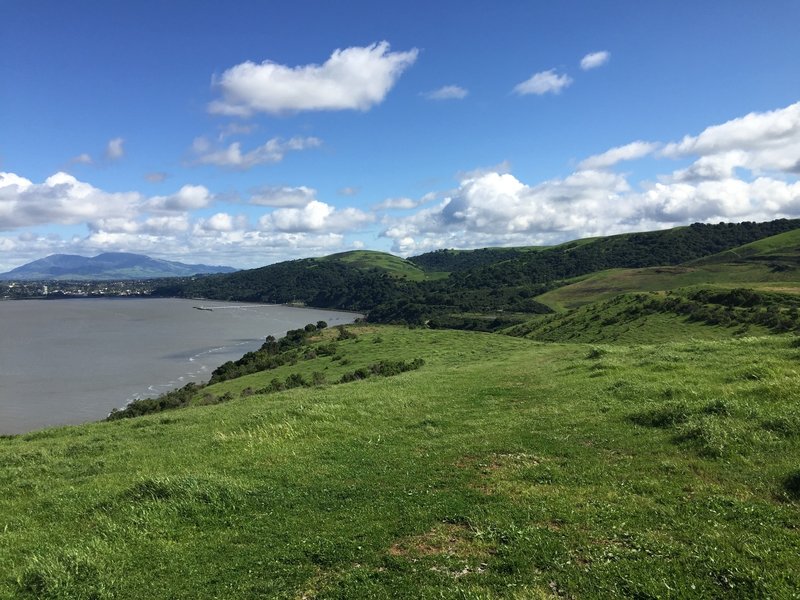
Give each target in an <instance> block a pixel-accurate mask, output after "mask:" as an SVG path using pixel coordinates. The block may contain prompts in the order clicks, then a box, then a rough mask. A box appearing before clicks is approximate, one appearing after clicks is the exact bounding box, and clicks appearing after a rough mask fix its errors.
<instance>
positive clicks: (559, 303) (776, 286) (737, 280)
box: [537, 229, 800, 310]
mask: <svg viewBox="0 0 800 600" xmlns="http://www.w3.org/2000/svg"><path fill="white" fill-rule="evenodd" d="M697 285H715V286H721V287H729V288H730V287H741V286H747V287H753V288H756V289H763V290H767V291H768V290H773V291H785V292H795V293H800V229H795V230H792V231H787V232H784V233H781V234H778V235H774V236H770V237H767V238H763V239H761V240H758V241H756V242H751V243H749V244H745V245H742V246H738V247H736V248H733V249H731V250H726V251H723V252H720V253H717V254H713V255H711V256H707V257H703V258H700V259H695V260H692V261H689V262H687V263H684V264H682V265H677V266H659V267H650V268H644V269H610V270H606V271H600V272H597V273H592V274H590V275H587V276H584V277H578V278H575V279H574V280H573V282H571V283H569V284H568V285H564V286H561V287H558V288H556V289H554V290H551V291H548V292H546V293H544V294H542V295H540V296H538V297H537V300H538V301H540V302H542V303H544V304H546V305H548V306H551V307H553V308H555V309H559V310H561V309H566V308H574V307H577V306H581V305H583V304H587V303H590V302H594V301H597V300H602V299H607V298H611V297H613V296H615V295H617V294H622V293H629V292H636V291H660V290H674V289H678V288H682V287H688V286H697Z"/></svg>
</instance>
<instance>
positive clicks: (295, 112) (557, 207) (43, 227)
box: [0, 35, 800, 271]
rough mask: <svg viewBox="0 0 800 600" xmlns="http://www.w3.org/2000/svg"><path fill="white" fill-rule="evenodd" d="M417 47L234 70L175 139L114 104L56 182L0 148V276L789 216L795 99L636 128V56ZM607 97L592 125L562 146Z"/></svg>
mask: <svg viewBox="0 0 800 600" xmlns="http://www.w3.org/2000/svg"><path fill="white" fill-rule="evenodd" d="M398 37H403V38H407V37H408V36H407V35H406V36H398ZM431 40H433V38H431ZM431 40H428V43H422V42H420V43H412V44H405V43H404V44H399V45H398V47H399V48H401V49H399V50H395V49H393V47H392V46H390V44H389V42H388V41H375V42H372V43H369V44H366V45H351V46H343V47H339V48H336V49H333V50H331V49H330V48H328V49H327V50H324V51H323V50H321V49H320V48H319V47H316V48H309V49H308V52H307V53H304V54H305V55H306V56H309V57H310V56H312V55H315V56H317V57H319V58H318V59H316V62H315V61H314V59H312V60H309V61H308V62H305V63H303V62H302V61H290V60H286V59H285V58H284V59H283V60H271V59H269V58H267V59H263V58H261V59H260V60H259V61H256V60H241V59H239V60H233V61H230V62H229V63H228V64H229V65H230V66H227V67H225V68H223V69H222V70H221V72H219V71H218V73H219V74H217V75H213V76H212V82H211V85H210V87H209V89H208V93H209V95H210V99H209V100H208V101H204V100H203V99H202V98H196V99H195V100H194V103H195V104H196V105H197V109H196V110H195V111H194V112H193V113H192V114H191V115H190V117H191V118H187V121H186V123H187V124H186V126H185V127H183V128H181V129H180V131H182V132H183V135H182V136H178V135H175V136H173V137H175V140H174V142H173V143H172V145H171V146H169V145H168V144H166V143H165V141H164V140H166V139H167V138H166V137H158V138H156V137H152V138H148V137H147V136H146V135H143V134H139V133H138V132H137V131H135V130H133V129H131V128H126V127H125V121H126V119H125V116H124V115H122V116H120V117H119V124H118V125H114V127H115V129H114V130H112V131H111V133H110V135H109V134H108V133H106V135H105V136H103V137H101V138H100V139H99V140H98V141H96V142H94V143H93V144H91V145H90V144H87V143H83V142H82V141H75V142H73V143H71V144H68V143H65V144H66V145H65V146H64V148H65V149H61V146H59V149H60V152H61V156H62V158H60V159H59V158H57V157H56V159H54V160H52V161H51V164H52V165H53V167H54V168H51V170H49V172H47V171H45V172H42V171H43V170H44V169H46V166H42V165H38V164H37V166H36V167H35V168H31V169H30V170H29V172H26V169H25V168H24V167H25V165H24V161H20V162H19V166H21V167H22V168H9V167H17V166H18V165H17V162H15V161H14V160H13V155H14V147H13V146H8V145H7V144H6V143H3V142H2V141H0V160H3V163H0V167H3V166H4V167H6V168H5V169H2V168H0V250H2V254H0V270H2V271H5V270H9V269H11V268H13V267H15V266H18V265H20V264H22V263H25V262H29V261H31V260H34V259H36V258H41V257H42V256H45V255H48V254H52V253H59V252H64V253H75V254H85V255H89V254H97V253H100V252H105V251H129V252H137V253H143V254H150V255H152V256H156V257H162V258H170V259H175V260H184V261H189V262H205V263H209V264H211V263H213V264H231V265H233V266H237V267H255V266H260V265H263V264H268V263H271V262H276V261H279V260H286V259H291V258H298V257H302V256H312V255H321V254H328V253H332V252H338V251H342V250H347V249H353V248H363V247H369V248H374V249H379V250H388V251H391V252H394V253H397V254H401V255H404V256H408V255H413V254H418V253H422V252H426V251H430V250H435V249H440V248H476V247H485V246H493V245H506V246H507V245H515V246H516V245H539V244H553V243H560V242H563V241H567V240H569V239H576V238H580V237H587V236H596V235H608V234H614V233H622V232H630V231H643V230H652V229H660V228H666V227H673V226H677V225H683V224H688V223H691V222H698V221H699V222H719V221H745V220H750V221H764V220H771V219H776V218H798V217H800V102H797V101H794V102H793V103H784V104H783V105H774V104H773V105H769V106H767V107H766V108H764V104H765V101H764V100H763V99H762V100H761V101H760V102H758V103H756V104H758V105H759V106H760V107H761V109H760V110H751V111H742V112H740V113H738V114H733V115H731V114H730V113H728V114H727V115H726V118H723V119H713V118H711V119H710V120H709V117H708V114H712V115H713V114H715V113H714V112H713V111H708V113H707V114H706V113H698V114H697V115H694V117H693V118H692V119H687V122H691V123H693V124H694V125H693V126H689V125H687V126H686V127H684V128H681V129H678V128H677V127H678V125H675V124H672V125H671V126H670V127H664V128H659V127H655V126H651V121H655V122H657V120H658V116H657V115H654V116H653V118H652V119H651V120H650V121H648V120H646V119H640V120H638V121H635V122H634V121H630V123H629V122H628V120H627V119H628V114H627V112H630V110H629V109H628V110H627V111H626V109H625V108H624V107H623V105H624V104H625V102H626V101H627V99H628V98H629V95H630V93H631V92H630V90H631V89H635V88H628V89H626V90H625V91H624V92H622V91H617V90H615V86H619V85H621V84H620V81H622V80H624V81H625V82H627V81H628V79H627V75H626V73H625V72H622V74H620V73H616V74H615V71H614V70H615V69H624V68H627V69H632V68H633V67H631V63H630V58H628V57H626V56H625V55H624V53H621V52H620V51H619V50H618V49H616V48H615V49H614V58H613V60H611V56H612V52H611V51H610V50H607V49H596V47H595V49H592V48H584V49H582V50H583V51H579V52H575V51H574V50H572V51H571V52H569V53H568V52H566V51H562V53H561V54H559V55H558V56H556V54H555V53H552V52H551V54H552V56H549V57H542V58H536V56H534V55H531V56H520V57H515V60H514V61H511V63H510V64H509V65H508V68H507V69H500V68H499V67H498V68H493V67H492V66H491V65H490V64H489V63H487V64H486V65H485V66H483V67H482V66H481V63H479V62H474V61H473V62H470V61H469V60H466V59H464V60H461V61H460V62H459V61H452V62H449V63H447V65H448V67H449V69H447V70H444V69H442V68H441V61H442V60H444V59H443V58H441V56H444V54H441V53H445V52H446V50H445V47H444V46H442V47H439V46H437V45H436V44H435V43H434V41H431ZM498 43H499V42H498ZM334 48H335V47H334ZM0 49H1V48H0ZM478 51H479V52H480V51H482V52H483V54H484V55H485V57H486V58H487V59H488V57H489V50H487V49H486V48H479V49H478ZM278 54H279V55H281V56H284V57H285V56H286V52H283V53H278ZM320 60H321V62H319V61H320ZM428 63H430V65H431V66H430V67H428V66H427V65H428ZM512 63H513V64H512ZM499 64H500V63H496V65H499ZM621 65H624V67H623V66H621ZM530 73H533V74H532V75H529V74H530ZM526 77H527V78H526ZM620 77H622V78H623V79H622V80H621V79H620ZM490 78H491V85H489V84H488V83H487V84H484V83H483V82H482V79H486V80H487V81H488V80H489V79H490ZM454 82H458V83H454ZM602 94H607V95H605V96H603V95H602ZM623 94H627V95H623ZM601 97H602V98H603V102H605V103H607V104H606V105H604V107H603V108H604V112H595V113H592V114H597V115H600V118H599V119H597V118H596V119H595V120H593V121H590V120H587V121H586V122H585V123H586V125H588V126H589V127H588V128H586V127H585V126H584V128H583V129H580V130H577V126H576V132H575V133H574V134H573V135H574V136H575V137H574V139H573V141H572V143H571V144H570V143H569V142H566V141H565V142H563V145H559V144H562V142H560V139H559V138H560V137H566V136H563V135H562V132H564V131H565V128H567V130H566V131H567V133H568V125H569V119H574V120H580V118H581V111H591V110H594V111H597V106H598V103H599V100H595V99H596V98H601ZM2 102H3V100H2V99H0V111H2V109H3V106H2ZM614 102H616V103H617V104H618V105H619V107H616V106H614V105H613V103H614ZM631 106H632V105H631ZM151 110H152V111H158V107H157V106H153V107H151ZM190 112H191V111H190ZM506 113H508V114H506ZM704 115H705V118H706V120H705V121H701V120H700V119H701V118H702V117H703V116H704ZM154 119H155V117H154ZM605 120H608V121H613V122H614V124H615V125H616V127H614V128H612V127H608V128H605V127H604V121H605ZM112 122H116V121H112ZM159 123H160V126H163V127H166V128H169V122H168V119H164V120H159ZM209 123H210V124H211V125H212V127H213V128H214V129H213V130H212V131H209ZM192 129H193V131H192ZM617 129H620V130H624V131H625V132H626V134H624V135H627V139H625V138H624V137H622V135H623V134H620V133H618V132H617ZM595 130H597V131H595ZM106 131H109V130H108V129H106ZM176 131H177V129H176ZM118 132H121V133H122V135H118ZM653 132H657V133H658V134H659V135H657V136H654V135H653ZM582 133H585V136H586V139H587V140H588V141H586V143H584V142H583V141H580V142H578V141H575V140H579V139H580V137H579V136H578V134H582ZM540 138H541V139H545V140H550V141H549V142H542V144H544V145H540V142H539V141H538V140H539V139H540ZM103 140H104V141H103ZM554 140H559V143H558V144H556V143H555V142H554ZM170 141H171V140H170ZM148 144H151V145H150V146H148ZM163 146H168V147H169V148H172V150H171V153H169V152H167V151H163V152H162V150H161V149H162V147H163ZM20 147H22V146H20ZM93 148H94V150H93ZM587 150H588V151H587ZM598 150H599V151H598ZM53 151H54V152H55V150H53ZM576 153H577V154H578V155H577V156H576ZM580 153H582V154H583V155H582V156H581V155H580ZM149 154H152V156H149ZM69 157H72V158H69ZM43 164H44V165H46V163H43ZM482 164H483V165H484V166H483V167H482V166H481V165H482ZM491 164H495V165H496V166H492V167H487V166H485V165H491ZM512 166H513V168H512ZM32 173H34V174H32ZM35 173H41V175H40V176H38V177H37V176H36V175H35ZM122 173H126V176H125V177H121V178H120V179H117V178H116V176H117V175H119V174H122ZM134 175H135V177H134ZM453 178H454V179H455V181H454V183H451V184H448V183H447V181H448V180H452V179H453ZM137 181H138V182H139V183H138V184H137V183H136V182H137Z"/></svg>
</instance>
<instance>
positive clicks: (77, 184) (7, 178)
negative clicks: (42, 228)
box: [0, 172, 141, 230]
mask: <svg viewBox="0 0 800 600" xmlns="http://www.w3.org/2000/svg"><path fill="white" fill-rule="evenodd" d="M140 200H141V196H140V195H139V194H138V193H135V192H130V193H108V192H104V191H102V190H99V189H97V188H95V187H93V186H91V185H89V184H88V183H84V182H81V181H78V180H77V179H75V177H73V176H72V175H69V174H68V173H64V172H59V173H56V174H54V175H51V176H50V177H48V178H47V179H46V180H45V181H44V183H41V184H34V183H33V182H31V181H29V180H28V179H25V178H23V177H19V176H18V175H15V174H14V173H0V230H8V229H15V228H18V227H28V226H34V225H44V224H51V223H52V224H60V225H72V224H75V223H81V222H84V221H87V220H90V219H96V218H102V217H106V216H109V217H110V216H117V215H120V214H123V215H125V214H133V213H134V212H135V209H136V205H137V204H138V202H139V201H140Z"/></svg>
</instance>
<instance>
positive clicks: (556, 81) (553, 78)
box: [514, 69, 572, 96]
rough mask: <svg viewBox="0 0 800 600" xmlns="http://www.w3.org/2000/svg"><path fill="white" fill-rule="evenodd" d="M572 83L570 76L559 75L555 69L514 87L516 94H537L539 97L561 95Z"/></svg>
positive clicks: (536, 75)
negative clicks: (550, 94)
mask: <svg viewBox="0 0 800 600" xmlns="http://www.w3.org/2000/svg"><path fill="white" fill-rule="evenodd" d="M571 83H572V78H571V77H570V76H569V75H566V74H564V75H559V74H558V73H556V71H555V69H550V70H549V71H542V72H540V73H535V74H534V75H533V76H531V78H530V79H527V80H525V81H523V82H522V83H518V84H517V85H516V86H514V92H516V93H517V94H519V95H520V96H525V95H528V94H536V95H537V96H542V95H544V94H548V93H552V94H559V93H561V90H563V89H564V88H565V87H567V86H568V85H570V84H571Z"/></svg>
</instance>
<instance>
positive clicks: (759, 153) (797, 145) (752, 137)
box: [661, 102, 800, 173]
mask: <svg viewBox="0 0 800 600" xmlns="http://www.w3.org/2000/svg"><path fill="white" fill-rule="evenodd" d="M661 153H662V155H663V156H665V157H669V158H680V157H685V156H693V155H694V156H701V157H714V158H713V159H710V158H707V162H708V161H714V160H715V161H717V162H719V163H723V162H724V163H728V164H730V163H731V161H735V162H737V163H738V164H736V165H735V166H737V167H742V168H746V169H749V170H752V171H783V172H786V173H797V171H798V162H800V102H796V103H794V104H791V105H789V106H787V107H785V108H781V109H778V110H773V111H769V112H762V113H755V112H753V113H750V114H747V115H745V116H744V117H739V118H736V119H731V120H730V121H727V122H725V123H722V124H720V125H714V126H711V127H708V128H706V129H705V130H704V131H702V132H701V133H700V134H699V135H696V136H689V135H687V136H686V137H684V138H683V139H682V140H681V141H680V142H673V143H670V144H667V145H666V146H665V147H664V149H663V150H662V152H661Z"/></svg>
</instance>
